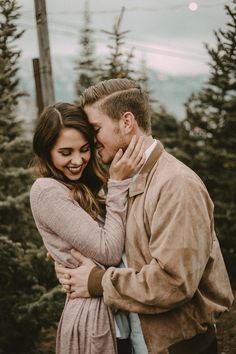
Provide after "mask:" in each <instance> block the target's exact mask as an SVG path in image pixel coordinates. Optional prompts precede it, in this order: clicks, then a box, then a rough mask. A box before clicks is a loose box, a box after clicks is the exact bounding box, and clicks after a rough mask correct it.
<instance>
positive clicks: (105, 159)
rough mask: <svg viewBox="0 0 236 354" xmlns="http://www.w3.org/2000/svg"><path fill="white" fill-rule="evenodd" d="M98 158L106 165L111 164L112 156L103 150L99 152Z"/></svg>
mask: <svg viewBox="0 0 236 354" xmlns="http://www.w3.org/2000/svg"><path fill="white" fill-rule="evenodd" d="M98 158H99V160H101V162H102V163H103V164H104V165H109V164H110V163H111V162H112V157H109V156H106V155H105V154H103V153H102V152H101V153H98Z"/></svg>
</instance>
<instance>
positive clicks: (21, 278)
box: [0, 0, 60, 354]
mask: <svg viewBox="0 0 236 354" xmlns="http://www.w3.org/2000/svg"><path fill="white" fill-rule="evenodd" d="M19 10H20V7H19V6H18V5H17V1H16V0H1V2H0V78H1V81H0V264H1V266H0V279H1V284H0V313H1V321H0V353H11V354H13V353H22V354H23V353H29V352H31V353H32V350H33V349H32V348H33V347H34V345H35V341H36V340H37V338H38V336H39V335H40V331H41V328H43V327H47V326H51V325H52V324H53V323H54V322H55V317H57V319H58V315H59V314H60V313H59V312H55V309H53V306H55V302H54V300H55V299H56V300H57V302H56V304H59V303H60V302H58V298H57V296H56V293H58V291H56V289H55V290H54V291H53V294H52V290H51V289H52V287H54V286H55V276H54V274H53V273H54V272H53V269H52V265H50V264H49V263H47V262H45V256H46V255H45V251H44V250H43V248H42V247H41V245H42V242H41V238H40V236H39V235H38V232H37V230H36V227H35V225H34V221H33V218H32V214H31V210H30V205H29V189H30V185H31V184H32V178H31V174H30V171H29V170H28V165H29V162H30V159H31V158H32V151H31V146H30V145H31V144H30V142H29V141H27V140H26V139H25V138H24V136H23V135H24V132H23V128H22V124H21V122H20V121H18V120H17V118H16V114H15V108H16V106H17V102H18V99H19V98H20V97H21V96H22V94H23V93H22V92H19V91H18V88H17V85H18V81H19V80H18V78H17V71H18V59H19V57H20V50H18V49H17V41H18V39H19V38H20V37H21V35H22V34H23V32H21V31H18V30H17V26H16V20H17V19H18V18H19ZM46 297H47V298H48V299H49V302H48V303H46V301H45V298H46ZM50 301H51V302H50ZM46 317H47V321H46V319H45V318H46ZM45 324H46V326H45Z"/></svg>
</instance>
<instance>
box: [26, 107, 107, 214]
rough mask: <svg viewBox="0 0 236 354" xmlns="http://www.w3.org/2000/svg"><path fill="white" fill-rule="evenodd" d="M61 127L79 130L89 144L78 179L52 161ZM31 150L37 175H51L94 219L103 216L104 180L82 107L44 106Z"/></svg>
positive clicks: (91, 130) (91, 133) (91, 132)
mask: <svg viewBox="0 0 236 354" xmlns="http://www.w3.org/2000/svg"><path fill="white" fill-rule="evenodd" d="M63 128H73V129H76V130H78V131H79V132H80V133H82V134H83V136H84V138H85V139H86V140H87V141H88V143H89V145H90V149H91V158H90V160H89V163H88V165H87V166H86V168H85V170H84V172H83V174H82V176H81V178H80V179H79V180H78V181H70V180H69V179H68V178H67V177H66V176H65V175H64V174H63V173H62V172H61V171H59V170H58V169H57V168H56V167H55V166H54V165H53V163H52V160H51V150H52V148H53V146H54V145H55V143H56V141H57V139H58V137H59V134H60V131H61V129H63ZM33 150H34V153H35V156H34V159H33V161H32V166H33V167H34V171H35V176H36V177H37V178H38V177H51V178H54V179H56V180H58V181H59V182H61V183H63V184H64V185H66V186H67V187H68V188H69V189H70V190H71V192H72V197H73V199H74V200H75V201H77V202H78V203H79V205H80V206H81V207H82V208H83V209H84V210H86V211H87V212H88V213H89V214H90V215H91V216H92V217H93V218H94V219H96V218H97V217H98V216H104V214H105V201H104V198H103V197H102V196H101V195H100V191H101V188H102V186H103V185H104V184H105V182H106V181H107V179H106V177H105V173H104V171H103V170H102V168H101V166H100V165H99V163H98V160H97V158H96V155H95V146H94V133H93V129H92V127H91V126H90V124H89V122H88V119H87V116H86V115H85V113H84V111H83V110H82V108H81V107H79V106H77V105H74V104H70V103H57V104H55V105H53V106H48V107H46V108H45V109H44V111H43V112H42V114H41V115H40V117H39V119H38V121H37V125H36V128H35V133H34V137H33Z"/></svg>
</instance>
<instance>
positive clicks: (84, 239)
mask: <svg viewBox="0 0 236 354" xmlns="http://www.w3.org/2000/svg"><path fill="white" fill-rule="evenodd" d="M43 180H44V179H41V181H40V180H39V182H38V181H36V183H37V182H38V184H40V186H38V189H40V193H37V192H38V190H37V192H36V191H35V189H37V188H36V187H34V188H32V190H31V207H32V211H33V215H34V218H35V220H36V221H38V222H40V225H42V227H44V228H46V229H47V230H49V231H50V232H51V233H53V234H56V235H57V236H58V237H60V238H61V239H63V240H64V241H66V242H68V243H69V244H70V245H71V248H75V249H76V250H78V251H80V252H81V253H82V254H83V255H85V256H86V257H89V258H92V259H94V260H96V261H97V262H99V263H102V264H104V265H116V264H118V263H119V262H120V258H121V255H122V251H123V248H124V232H125V220H126V209H127V194H128V187H129V184H130V179H127V180H124V181H113V180H110V181H109V182H108V194H107V198H106V218H105V223H104V226H100V225H99V223H98V222H96V221H95V220H94V219H93V218H92V217H90V215H89V214H88V213H87V212H85V211H84V210H83V209H82V208H81V207H80V206H79V204H78V203H76V202H75V201H73V199H72V198H71V197H70V194H69V193H68V191H67V190H66V189H65V187H64V186H60V184H59V183H58V182H55V181H50V182H47V184H46V185H44V181H43ZM36 223H37V222H36Z"/></svg>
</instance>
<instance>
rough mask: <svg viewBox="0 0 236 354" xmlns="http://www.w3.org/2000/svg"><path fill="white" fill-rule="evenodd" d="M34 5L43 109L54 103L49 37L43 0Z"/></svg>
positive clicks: (36, 0)
mask: <svg viewBox="0 0 236 354" xmlns="http://www.w3.org/2000/svg"><path fill="white" fill-rule="evenodd" d="M34 4H35V17H36V23H37V32H38V45H39V58H40V77H41V83H42V96H43V105H44V107H45V106H48V105H50V104H54V103H55V95H54V87H53V78H52V65H51V55H50V45H49V35H48V23H47V11H46V2H45V0H34Z"/></svg>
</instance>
